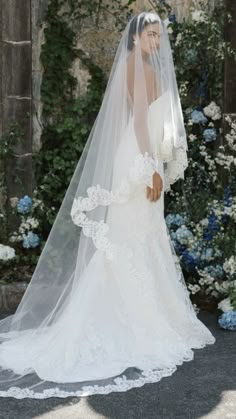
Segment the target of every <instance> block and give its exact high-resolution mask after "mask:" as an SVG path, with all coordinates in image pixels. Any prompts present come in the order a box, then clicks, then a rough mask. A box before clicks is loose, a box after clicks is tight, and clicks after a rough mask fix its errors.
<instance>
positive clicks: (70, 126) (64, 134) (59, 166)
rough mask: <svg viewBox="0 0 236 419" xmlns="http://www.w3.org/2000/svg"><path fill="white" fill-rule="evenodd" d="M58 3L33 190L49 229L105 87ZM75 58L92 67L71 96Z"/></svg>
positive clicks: (48, 40) (50, 22) (51, 16)
mask: <svg viewBox="0 0 236 419" xmlns="http://www.w3.org/2000/svg"><path fill="white" fill-rule="evenodd" d="M60 3H61V2H59V1H57V0H53V1H52V2H51V3H50V6H49V9H48V13H47V16H46V20H47V29H46V30H45V43H44V45H43V48H42V54H41V60H42V64H43V67H44V76H43V82H42V89H41V94H42V101H43V121H44V127H43V132H42V148H41V150H40V152H39V154H38V155H37V156H36V157H35V169H36V170H35V171H36V181H37V185H38V188H37V192H38V196H39V198H40V199H41V200H43V202H44V205H45V208H46V211H47V223H48V226H47V230H49V229H50V226H51V225H52V224H53V221H54V219H55V215H56V213H57V211H58V209H59V206H60V204H61V202H62V200H63V197H64V194H65V191H66V189H67V187H68V184H69V182H70V180H71V177H72V175H73V172H74V170H75V167H76V164H77V162H78V160H79V158H80V155H81V153H82V151H83V148H84V145H85V143H86V140H87V138H88V136H89V133H90V130H91V128H92V125H93V123H94V120H95V118H96V115H97V112H98V110H99V108H100V104H101V100H102V97H103V92H104V89H105V76H104V74H103V72H102V70H101V69H100V68H99V67H98V66H96V65H95V64H94V63H93V62H92V61H91V60H90V59H89V58H88V57H87V56H86V55H85V54H84V53H83V51H82V50H80V49H76V48H75V46H74V44H75V33H74V32H73V31H72V29H70V28H69V27H68V25H67V24H66V22H65V21H64V19H63V17H61V16H60V14H59V11H60ZM76 58H79V59H80V61H81V62H82V64H83V65H84V66H85V68H86V69H87V70H88V71H89V73H90V80H89V82H88V85H87V92H86V94H85V95H84V96H80V97H79V98H76V96H75V87H76V85H77V80H76V79H75V77H73V75H72V74H71V71H70V68H71V67H72V64H73V61H74V60H75V59H76Z"/></svg>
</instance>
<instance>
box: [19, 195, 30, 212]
mask: <svg viewBox="0 0 236 419" xmlns="http://www.w3.org/2000/svg"><path fill="white" fill-rule="evenodd" d="M31 207H32V199H31V198H30V197H29V196H28V195H25V196H24V198H21V199H20V200H19V202H18V204H17V211H18V212H19V213H20V214H26V213H27V212H30V210H31Z"/></svg>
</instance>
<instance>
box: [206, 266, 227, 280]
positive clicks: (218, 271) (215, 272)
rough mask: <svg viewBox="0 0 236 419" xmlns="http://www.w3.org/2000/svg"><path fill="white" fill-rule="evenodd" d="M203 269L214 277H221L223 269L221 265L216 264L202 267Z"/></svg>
mask: <svg viewBox="0 0 236 419" xmlns="http://www.w3.org/2000/svg"><path fill="white" fill-rule="evenodd" d="M204 271H205V272H207V273H209V274H210V275H211V276H212V277H213V278H215V279H223V277H224V270H223V268H222V266H221V265H219V264H217V265H215V266H213V265H208V266H206V267H205V268H204Z"/></svg>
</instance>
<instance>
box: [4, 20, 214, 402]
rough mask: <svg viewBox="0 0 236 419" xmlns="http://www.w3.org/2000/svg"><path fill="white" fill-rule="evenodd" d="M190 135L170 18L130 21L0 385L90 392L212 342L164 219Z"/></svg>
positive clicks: (147, 377)
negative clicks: (166, 196)
mask: <svg viewBox="0 0 236 419" xmlns="http://www.w3.org/2000/svg"><path fill="white" fill-rule="evenodd" d="M186 151H187V143H186V133H185V130H184V123H183V115H182V109H181V105H180V100H179V95H178V89H177V84H176V78H175V73H174V66H173V60H172V55H171V48H170V43H169V39H168V33H167V30H166V28H165V25H164V24H163V22H162V21H161V19H160V17H159V16H158V15H157V14H156V13H145V12H144V13H140V14H139V15H137V16H134V17H133V18H132V19H131V20H130V21H129V23H128V24H127V27H126V28H125V30H124V32H123V34H122V38H121V41H120V44H119V47H118V50H117V53H116V56H115V60H114V64H113V66H112V69H111V74H110V78H109V81H108V84H107V88H106V92H105V95H104V98H103V102H102V106H101V109H100V111H99V114H98V116H97V119H96V121H95V124H94V126H93V128H92V130H91V133H90V136H89V138H88V141H87V143H86V146H85V149H84V151H83V154H82V156H81V158H80V160H79V162H78V165H77V167H76V170H75V172H74V175H73V177H72V180H71V183H70V185H69V188H68V190H67V193H66V195H65V198H64V200H63V202H62V205H61V208H60V211H59V213H58V215H57V218H56V220H55V222H54V225H53V228H52V230H51V232H50V235H49V237H48V240H47V243H46V245H45V247H44V249H43V252H42V254H41V257H40V259H39V261H38V264H37V267H36V269H35V272H34V275H33V277H32V280H31V282H30V284H29V286H28V288H27V291H26V293H25V295H24V297H23V299H22V301H21V303H20V305H19V307H18V309H17V311H16V313H15V314H14V315H13V316H9V317H7V318H6V319H5V320H2V321H1V322H0V339H1V341H2V343H1V345H0V366H1V370H0V395H1V396H13V397H17V398H23V397H30V398H46V397H52V396H57V397H67V396H71V395H74V396H87V395H89V394H96V393H103V394H106V393H109V392H111V391H126V390H128V389H130V388H132V387H138V386H142V385H143V384H145V383H147V382H149V383H150V382H157V381H159V380H160V379H161V378H162V377H165V376H168V375H171V374H173V372H174V371H175V370H176V368H177V365H180V364H182V363H183V362H184V361H190V360H192V359H193V356H194V353H193V350H192V349H193V348H203V347H204V346H205V345H206V344H213V343H214V342H215V338H214V336H212V334H211V332H210V331H209V330H208V329H207V328H206V326H205V325H204V324H203V323H202V322H201V321H200V320H199V319H198V318H197V316H196V314H195V311H194V309H193V306H192V304H191V301H190V298H189V293H188V291H187V288H186V284H185V281H184V278H183V274H182V272H181V269H180V265H179V263H178V259H177V256H176V254H175V251H174V248H173V246H172V244H171V240H170V237H169V234H168V231H167V227H166V224H165V219H164V192H165V191H168V190H169V189H170V187H171V184H173V183H174V182H175V181H176V180H177V179H179V178H184V170H185V169H186V167H187V154H186Z"/></svg>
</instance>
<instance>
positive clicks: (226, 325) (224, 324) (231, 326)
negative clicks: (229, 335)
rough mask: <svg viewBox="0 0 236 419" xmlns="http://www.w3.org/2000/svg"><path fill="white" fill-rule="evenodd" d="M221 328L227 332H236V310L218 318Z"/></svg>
mask: <svg viewBox="0 0 236 419" xmlns="http://www.w3.org/2000/svg"><path fill="white" fill-rule="evenodd" d="M218 323H219V325H220V327H221V328H223V329H227V330H236V310H231V311H226V312H225V313H223V314H221V316H220V317H219V318H218Z"/></svg>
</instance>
